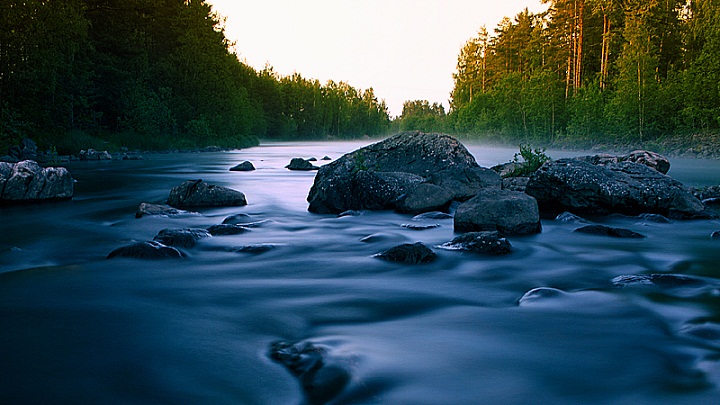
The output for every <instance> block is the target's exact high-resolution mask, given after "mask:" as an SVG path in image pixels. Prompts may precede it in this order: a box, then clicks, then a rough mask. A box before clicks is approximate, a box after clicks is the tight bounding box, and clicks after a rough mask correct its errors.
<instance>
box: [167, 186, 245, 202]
mask: <svg viewBox="0 0 720 405" xmlns="http://www.w3.org/2000/svg"><path fill="white" fill-rule="evenodd" d="M167 203H168V205H170V206H173V207H176V208H187V207H235V206H243V205H247V200H246V199H245V194H243V193H241V192H239V191H237V190H233V189H231V188H227V187H222V186H216V185H213V184H208V183H206V182H204V181H202V180H188V181H185V182H183V183H182V184H180V185H179V186H176V187H173V188H172V190H170V196H169V197H168V200H167Z"/></svg>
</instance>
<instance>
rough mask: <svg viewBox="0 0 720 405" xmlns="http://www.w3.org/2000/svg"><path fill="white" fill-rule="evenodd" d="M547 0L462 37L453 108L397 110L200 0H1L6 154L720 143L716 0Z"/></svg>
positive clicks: (415, 104) (2, 142)
mask: <svg viewBox="0 0 720 405" xmlns="http://www.w3.org/2000/svg"><path fill="white" fill-rule="evenodd" d="M544 1H545V3H546V4H547V6H548V9H547V11H545V12H542V13H531V12H529V11H528V10H527V9H526V10H524V11H522V12H520V13H519V14H517V15H516V16H515V17H514V18H513V19H511V18H505V19H503V20H502V21H501V22H500V23H499V24H498V26H497V27H496V28H494V30H493V31H492V32H490V31H488V29H487V28H486V27H482V28H480V30H479V32H478V34H477V35H476V36H475V37H473V38H470V39H469V40H468V41H467V43H466V44H465V45H464V46H463V47H462V48H461V49H460V50H459V56H458V61H457V68H456V71H455V72H454V74H453V77H454V88H453V90H452V93H451V94H449V97H450V109H449V111H445V108H444V107H443V106H442V104H440V103H437V102H434V103H432V104H431V103H430V102H429V101H426V100H409V101H407V102H405V104H404V106H403V112H402V115H401V116H400V117H397V118H395V119H393V120H391V118H390V117H389V114H388V109H387V106H386V105H385V102H384V101H383V100H378V98H377V96H376V95H375V93H374V91H373V89H372V88H369V89H356V88H354V87H352V86H351V85H350V84H348V83H346V82H343V81H338V82H335V81H329V82H327V83H320V82H319V81H318V80H314V79H308V78H305V77H303V76H302V75H301V74H299V73H295V74H293V75H290V76H281V75H279V74H277V73H276V72H274V71H273V68H272V67H271V66H266V67H264V68H263V69H262V70H256V69H255V68H253V67H251V66H248V65H247V64H245V63H243V62H242V61H240V60H239V59H238V57H237V55H236V54H235V53H234V51H233V44H232V43H231V42H230V41H229V40H228V39H227V38H226V37H225V32H224V26H223V24H224V21H223V19H222V18H221V17H220V16H218V14H217V13H215V11H214V10H213V9H212V7H211V6H210V5H209V4H207V3H205V2H204V1H200V0H63V1H52V0H5V1H3V2H2V3H0V27H1V28H0V151H4V150H6V149H7V147H8V146H9V145H14V144H17V143H18V142H19V140H20V139H22V138H24V137H31V138H33V139H35V140H36V141H37V142H38V143H39V144H40V145H41V146H43V147H50V146H53V147H56V148H57V151H58V152H60V153H77V151H79V150H80V149H83V148H90V147H93V148H103V149H111V148H117V147H122V146H124V147H129V148H134V149H143V150H166V149H176V148H197V147H203V146H207V145H215V146H220V147H229V148H236V147H244V146H250V145H254V144H257V142H258V139H269V140H272V139H282V140H298V139H355V138H359V137H364V136H371V137H372V136H379V135H385V134H387V133H389V132H393V131H400V130H424V131H441V132H447V133H452V134H455V135H458V136H462V137H466V138H470V139H474V140H482V141H492V142H502V143H532V144H536V145H562V146H565V145H575V146H581V147H588V146H595V145H598V144H600V145H644V146H649V147H655V148H656V149H663V148H665V147H667V145H669V144H674V145H681V146H682V147H685V146H686V145H690V146H691V147H694V146H696V145H708V144H713V145H716V146H718V145H720V0H544ZM450 74H452V72H448V75H450ZM675 147H676V148H677V146H675ZM0 154H2V153H0Z"/></svg>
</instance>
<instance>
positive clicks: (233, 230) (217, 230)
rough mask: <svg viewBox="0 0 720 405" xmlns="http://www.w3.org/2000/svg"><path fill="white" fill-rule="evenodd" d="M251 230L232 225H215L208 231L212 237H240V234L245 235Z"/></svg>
mask: <svg viewBox="0 0 720 405" xmlns="http://www.w3.org/2000/svg"><path fill="white" fill-rule="evenodd" d="M249 230H250V229H248V228H246V227H244V226H241V225H232V224H221V225H213V226H211V227H210V228H208V229H207V231H208V232H209V233H210V235H212V236H227V235H239V234H241V233H245V232H247V231H249Z"/></svg>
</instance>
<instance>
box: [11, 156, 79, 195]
mask: <svg viewBox="0 0 720 405" xmlns="http://www.w3.org/2000/svg"><path fill="white" fill-rule="evenodd" d="M73 193H74V190H73V179H72V177H71V176H70V172H68V170H67V169H66V168H64V167H46V168H43V167H41V166H40V165H39V164H37V162H35V161H32V160H23V161H22V162H19V163H15V164H12V163H5V162H0V202H7V203H15V202H39V201H53V200H69V199H71V198H72V196H73Z"/></svg>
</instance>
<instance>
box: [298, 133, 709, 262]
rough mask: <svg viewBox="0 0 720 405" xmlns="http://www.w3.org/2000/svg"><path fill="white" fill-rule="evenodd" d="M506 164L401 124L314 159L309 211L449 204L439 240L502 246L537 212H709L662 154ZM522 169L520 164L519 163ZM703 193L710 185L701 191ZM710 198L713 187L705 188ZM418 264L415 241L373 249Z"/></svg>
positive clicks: (599, 230)
mask: <svg viewBox="0 0 720 405" xmlns="http://www.w3.org/2000/svg"><path fill="white" fill-rule="evenodd" d="M518 165H522V163H515V162H513V163H511V164H508V165H501V166H498V167H495V168H493V169H492V170H491V169H487V168H483V167H480V166H479V165H478V164H477V162H476V161H475V158H474V157H473V156H472V155H471V154H470V153H469V152H468V150H467V149H466V148H465V147H464V146H463V145H462V144H461V143H460V142H459V141H458V140H456V139H455V138H452V137H450V136H448V135H443V134H425V133H420V132H410V133H402V134H398V135H395V136H393V137H390V138H388V139H386V140H384V141H381V142H378V143H375V144H372V145H369V146H366V147H364V148H361V149H359V150H356V151H354V152H351V153H348V154H346V155H344V156H342V157H341V158H339V159H337V160H336V161H334V162H332V163H330V164H327V165H325V166H323V167H321V168H319V170H318V173H317V175H316V176H315V181H314V184H313V186H312V188H311V190H310V193H309V194H308V197H307V200H308V203H309V207H308V210H309V211H311V212H314V213H319V214H340V215H344V213H347V212H362V210H387V209H393V210H395V211H397V212H400V213H407V214H413V215H417V214H422V213H426V212H437V211H440V212H448V211H450V210H451V207H456V209H455V211H454V219H453V221H454V229H455V231H456V232H459V233H465V234H464V235H461V236H460V237H458V238H456V239H454V240H453V241H451V242H448V243H446V244H444V245H441V246H438V247H439V248H443V249H449V250H467V251H473V252H480V253H490V254H506V253H509V252H510V251H511V250H512V248H511V246H510V244H509V242H507V240H506V239H505V236H509V235H528V234H535V233H539V232H541V231H542V228H541V224H540V218H541V217H549V218H554V217H555V216H557V215H558V214H559V213H564V214H562V216H563V217H564V218H567V217H574V218H577V219H578V221H583V222H586V221H584V220H582V219H581V218H580V217H577V216H576V214H577V215H608V214H622V215H628V216H642V217H643V218H645V217H647V218H649V217H652V218H662V219H663V220H665V221H668V218H671V219H707V218H715V217H716V214H715V212H714V211H713V210H712V209H710V208H708V206H707V205H708V204H709V203H711V202H714V201H715V199H714V198H708V199H706V200H704V201H701V200H700V199H698V196H697V195H696V194H697V193H696V194H693V191H692V190H690V189H688V188H687V187H685V186H684V185H683V184H681V183H680V182H678V181H677V180H674V179H672V178H671V177H669V176H667V172H668V170H669V169H670V162H669V161H668V160H667V159H666V158H665V157H663V156H662V155H659V154H657V153H654V152H650V151H634V152H631V153H629V154H626V155H620V156H613V155H593V156H582V157H577V158H570V159H560V160H557V161H552V160H550V161H548V162H546V163H545V164H543V165H542V166H541V167H540V168H539V169H537V170H536V171H534V172H532V173H529V175H526V176H524V177H512V176H513V175H514V174H515V173H518V172H519V170H517V169H518V167H517V166H518ZM520 172H524V171H520ZM705 193H706V194H707V193H709V191H706V192H705ZM713 197H715V196H713ZM577 232H580V233H589V234H593V235H604V236H612V237H622V238H642V237H643V236H642V235H640V234H637V233H634V232H632V231H629V230H624V229H617V228H608V227H604V226H601V225H589V226H586V227H583V228H580V229H578V230H577ZM376 256H377V257H379V258H383V259H386V260H392V261H398V262H402V263H411V264H419V263H426V262H429V261H432V260H433V259H434V257H435V256H434V254H433V253H432V251H431V250H428V248H427V247H426V246H424V245H422V244H421V243H420V244H418V243H416V244H406V245H400V246H397V247H395V248H392V249H389V250H387V251H384V252H381V253H379V254H378V255H376Z"/></svg>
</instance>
